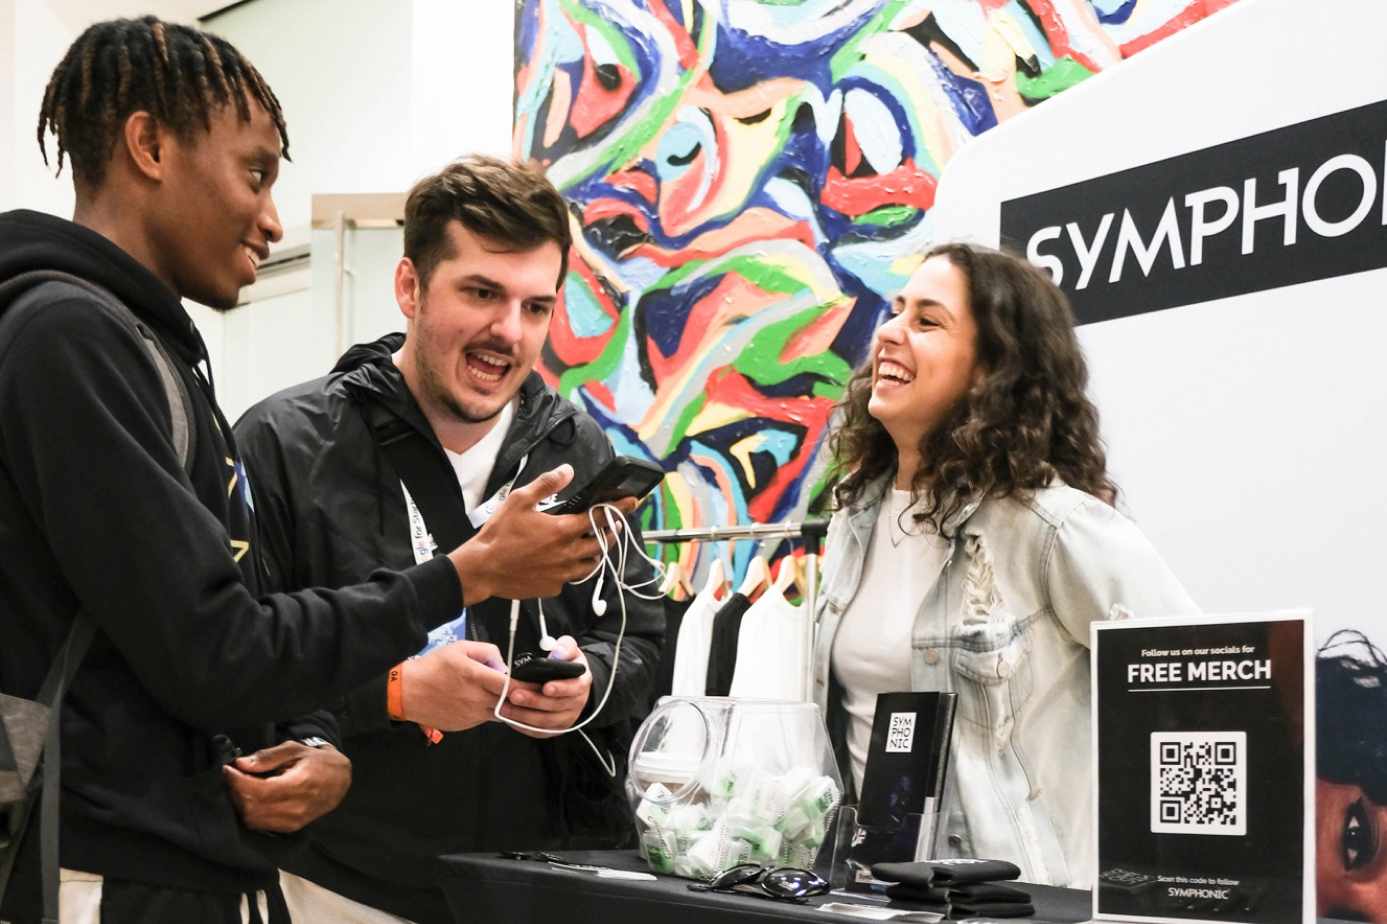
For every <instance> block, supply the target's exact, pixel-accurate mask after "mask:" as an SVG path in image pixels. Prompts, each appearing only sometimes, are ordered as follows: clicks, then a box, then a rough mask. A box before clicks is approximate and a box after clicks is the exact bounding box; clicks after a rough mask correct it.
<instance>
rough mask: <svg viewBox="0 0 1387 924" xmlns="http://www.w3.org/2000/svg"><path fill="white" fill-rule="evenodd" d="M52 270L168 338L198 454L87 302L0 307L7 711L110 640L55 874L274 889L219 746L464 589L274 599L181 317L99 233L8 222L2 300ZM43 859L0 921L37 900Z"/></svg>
mask: <svg viewBox="0 0 1387 924" xmlns="http://www.w3.org/2000/svg"><path fill="white" fill-rule="evenodd" d="M38 269H50V270H61V271H64V272H67V273H71V274H73V275H76V276H80V277H82V278H84V279H87V280H89V281H91V282H94V283H97V284H99V285H101V286H103V287H105V288H106V289H108V290H110V291H111V292H112V293H114V294H115V295H116V296H117V297H118V298H120V299H121V300H122V301H123V302H124V303H125V304H126V305H127V306H128V307H129V308H130V309H131V310H132V311H133V312H134V313H135V315H136V316H137V317H139V318H140V319H141V320H142V321H144V322H145V323H146V324H147V325H148V326H149V327H150V328H151V329H152V330H153V331H154V332H155V333H156V334H157V335H158V337H159V338H160V340H161V341H162V343H163V346H164V348H165V351H166V352H167V353H168V354H169V355H170V357H171V358H172V360H173V365H174V367H175V369H176V371H177V372H178V374H179V375H180V376H181V378H182V379H183V382H184V385H185V386H186V388H187V390H188V392H189V394H190V395H191V403H192V417H193V419H192V421H191V426H192V429H193V430H194V433H195V435H194V447H195V450H194V455H193V457H192V458H191V459H190V460H189V465H188V467H187V469H186V470H185V468H184V467H183V466H182V465H181V464H180V462H179V459H178V456H177V453H176V452H175V449H174V446H173V442H172V438H171V430H170V412H169V408H168V404H167V399H166V397H165V391H164V388H163V386H162V385H161V383H160V381H159V378H158V372H157V371H156V369H155V367H154V365H153V363H152V361H151V360H150V358H149V356H148V354H147V353H145V352H144V348H143V346H142V345H141V344H140V343H139V342H138V340H137V339H136V338H135V336H134V334H133V333H132V332H130V331H129V330H128V329H127V328H126V327H125V326H123V325H122V324H121V323H120V322H119V321H118V320H116V319H115V318H114V317H113V316H112V315H111V314H109V313H107V311H106V310H105V309H103V308H102V307H101V306H100V305H99V304H98V303H96V302H95V301H93V300H92V299H90V298H89V297H83V296H77V295H73V294H69V295H58V296H57V297H53V298H45V299H41V300H39V301H37V302H35V303H31V304H28V305H25V306H23V307H21V309H19V310H9V306H8V305H6V306H0V312H2V313H0V691H3V692H5V693H11V694H15V695H19V696H25V697H32V696H33V695H35V693H36V692H37V690H38V687H39V684H40V682H41V681H42V679H43V677H44V674H45V673H46V672H47V670H48V668H49V665H50V663H51V662H52V659H53V657H54V655H55V653H56V652H57V651H58V648H59V646H60V645H61V643H62V641H63V639H64V638H65V637H66V635H67V633H68V631H69V630H70V628H71V626H72V622H73V618H74V616H75V615H76V614H78V613H82V614H85V615H86V617H87V618H89V619H90V620H91V621H92V622H93V623H94V624H95V626H96V628H97V633H96V638H95V641H94V642H93V643H92V647H91V650H90V652H89V654H88V655H87V657H86V659H85V660H84V662H83V664H82V667H81V669H80V670H79V671H78V673H77V676H76V679H75V681H74V683H73V685H72V688H71V690H70V692H69V695H68V699H67V702H66V705H65V708H64V710H63V752H62V753H63V766H62V781H63V800H62V808H63V817H62V854H61V858H62V865H63V866H64V867H67V868H71V869H77V870H83V871H87V872H93V873H99V874H102V875H108V876H113V877H117V878H122V879H130V880H136V881H142V882H148V883H153V884H156V885H168V886H172V887H181V888H188V889H196V890H203V891H209V892H227V893H241V892H245V891H248V890H250V889H255V888H263V887H265V885H266V884H268V883H269V882H270V881H272V878H273V875H274V869H273V867H272V866H271V864H269V863H268V862H267V861H266V860H265V859H264V858H263V857H262V855H261V854H260V853H259V852H258V850H257V849H256V848H257V846H258V841H260V840H262V839H260V838H258V837H256V836H253V835H251V834H249V832H247V831H246V829H245V828H243V827H242V826H241V825H240V823H239V820H238V818H237V816H236V814H235V812H234V810H233V809H232V806H231V803H230V801H229V799H228V797H227V792H226V788H225V784H224V783H223V781H222V776H221V771H220V766H221V763H222V762H223V761H224V760H225V758H226V753H225V752H226V750H227V749H226V748H225V747H219V746H218V745H217V743H216V742H217V738H218V736H219V735H221V734H223V733H226V732H228V731H229V730H231V729H256V728H261V729H263V728H264V727H265V726H266V725H267V724H268V723H275V722H282V721H285V720H288V719H290V718H291V717H293V716H296V715H299V714H302V713H306V712H308V711H310V710H312V709H314V708H316V707H317V706H319V705H320V704H323V703H327V702H331V701H334V700H336V699H337V698H339V697H340V696H342V695H343V694H344V693H345V692H347V691H348V690H350V689H352V688H354V687H356V686H358V685H359V684H361V683H362V682H363V681H365V680H366V679H368V678H370V677H372V676H374V675H376V674H378V673H379V672H381V671H382V670H384V669H385V668H387V667H388V666H389V665H391V664H393V663H395V662H397V661H398V660H400V659H401V658H402V657H404V656H405V655H407V654H408V653H410V652H412V651H415V650H417V649H418V648H419V646H420V645H421V644H423V642H424V639H425V637H426V633H427V631H428V630H429V629H430V628H432V627H434V626H436V625H439V624H440V623H443V622H445V621H447V620H448V619H449V618H451V617H452V616H453V615H454V614H455V613H456V612H457V609H458V607H459V606H460V605H461V600H462V597H461V588H460V587H459V584H458V580H457V576H456V572H455V571H454V570H453V568H452V567H451V565H450V564H449V563H448V561H447V560H446V559H443V558H440V559H437V560H435V561H433V562H430V563H428V564H426V565H423V566H420V567H417V568H412V569H410V570H409V571H406V572H403V573H388V572H380V573H378V574H375V575H372V576H371V578H370V580H369V582H368V583H364V584H360V585H358V586H354V587H350V588H347V589H344V590H340V591H331V592H329V591H319V590H309V591H302V592H300V593H295V594H283V595H273V596H261V581H262V578H263V577H264V576H263V575H262V574H261V572H260V564H261V556H260V554H259V549H258V548H257V547H256V545H255V544H254V543H253V542H252V537H253V535H254V524H253V520H252V517H253V510H252V505H251V502H250V492H249V489H248V486H247V484H246V477H245V473H244V469H243V467H242V466H241V465H240V464H239V462H237V461H236V452H235V448H234V445H233V444H232V442H231V436H230V430H229V428H228V427H227V426H226V424H225V421H224V420H223V419H222V416H221V412H220V411H219V410H218V409H217V406H216V401H215V399H214V397H213V394H212V389H211V385H210V383H209V382H208V381H207V380H206V379H205V378H204V377H203V375H202V374H201V373H200V372H199V371H195V367H196V365H197V364H198V363H199V362H202V361H205V360H206V351H205V348H204V347H203V345H202V342H201V339H200V338H199V337H198V335H197V332H196V329H195V328H194V327H193V324H192V321H191V319H190V318H189V317H188V315H187V313H186V312H185V311H184V309H183V307H182V305H181V304H180V302H179V300H178V298H177V296H176V295H175V294H174V293H173V292H172V291H171V290H169V289H168V287H167V286H165V285H164V284H162V283H161V282H160V281H159V280H158V279H157V278H156V277H155V276H154V275H153V274H152V273H150V272H149V271H148V270H147V269H145V268H144V267H143V266H141V265H140V264H139V263H138V262H136V261H135V260H134V259H133V258H131V257H130V256H129V255H128V254H126V253H125V252H124V251H122V250H121V249H120V248H118V247H116V246H115V245H114V244H113V243H112V242H111V241H109V240H108V239H106V238H104V237H102V236H101V235H99V234H97V233H95V232H93V231H91V230H89V229H86V228H83V227H80V226H78V225H75V224H73V223H72V222H68V221H64V220H62V219H59V218H54V217H51V216H48V215H42V214H39V213H35V212H27V211H19V212H9V213H5V214H2V215H0V281H4V280H7V279H11V278H13V277H14V276H16V275H18V274H20V273H23V272H27V271H30V270H38ZM364 577H365V576H363V578H364ZM231 736H232V738H233V739H235V743H236V744H239V745H240V746H241V747H242V748H243V749H245V750H250V749H253V748H255V747H259V746H262V745H263V744H265V743H267V741H266V740H265V736H264V735H263V733H262V732H256V731H248V732H246V731H243V732H239V733H238V732H232V733H231ZM36 840H37V838H35V837H33V836H30V837H29V839H28V842H29V843H28V845H27V846H26V851H25V855H26V859H21V865H20V870H19V872H17V874H16V875H17V877H18V881H17V882H15V883H12V887H11V890H10V891H11V897H10V898H9V899H7V904H6V908H7V912H6V914H0V917H8V916H10V915H13V916H14V917H16V918H18V919H27V917H28V915H29V913H30V911H29V909H31V908H32V907H33V904H32V903H34V902H36V900H37V897H38V894H37V893H38V890H37V881H36V870H34V869H33V866H32V856H31V854H32V850H31V848H32V846H33V844H34V842H35V841H36Z"/></svg>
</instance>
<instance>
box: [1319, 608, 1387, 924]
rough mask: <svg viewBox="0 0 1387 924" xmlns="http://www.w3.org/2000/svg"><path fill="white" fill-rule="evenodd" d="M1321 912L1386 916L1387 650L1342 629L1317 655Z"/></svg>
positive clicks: (1384, 918) (1343, 916)
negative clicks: (1386, 654)
mask: <svg viewBox="0 0 1387 924" xmlns="http://www.w3.org/2000/svg"><path fill="white" fill-rule="evenodd" d="M1315 713H1316V715H1317V717H1318V722H1319V724H1318V727H1317V729H1316V732H1315V736H1316V741H1317V745H1316V747H1317V749H1318V752H1319V753H1318V755H1317V769H1316V773H1315V775H1316V777H1317V779H1316V781H1315V869H1316V877H1315V878H1316V886H1317V889H1316V895H1317V896H1318V901H1319V910H1318V913H1319V916H1320V917H1322V918H1337V919H1339V920H1343V921H1377V922H1380V924H1381V922H1387V843H1384V839H1387V736H1384V729H1383V726H1384V720H1387V656H1384V655H1383V653H1382V650H1381V649H1380V648H1378V647H1377V646H1376V645H1374V644H1373V643H1372V642H1370V641H1368V638H1367V637H1366V636H1365V635H1363V633H1361V632H1358V631H1356V630H1353V629H1341V630H1339V631H1338V632H1335V633H1334V634H1333V635H1331V636H1330V637H1329V640H1328V641H1327V642H1325V643H1324V646H1323V647H1321V648H1320V651H1319V657H1318V658H1317V659H1316V661H1315Z"/></svg>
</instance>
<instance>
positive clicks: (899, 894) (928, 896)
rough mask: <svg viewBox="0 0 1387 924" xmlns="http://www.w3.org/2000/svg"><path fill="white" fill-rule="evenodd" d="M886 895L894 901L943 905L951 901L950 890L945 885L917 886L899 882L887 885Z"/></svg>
mask: <svg viewBox="0 0 1387 924" xmlns="http://www.w3.org/2000/svg"><path fill="white" fill-rule="evenodd" d="M886 897H887V898H889V899H891V900H892V901H902V902H923V903H925V904H930V905H942V904H947V903H948V901H949V890H948V888H947V887H945V886H916V885H908V884H907V883H904V882H898V883H896V884H895V885H889V886H887V887H886Z"/></svg>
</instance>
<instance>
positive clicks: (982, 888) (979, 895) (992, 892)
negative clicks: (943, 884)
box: [948, 882, 1031, 902]
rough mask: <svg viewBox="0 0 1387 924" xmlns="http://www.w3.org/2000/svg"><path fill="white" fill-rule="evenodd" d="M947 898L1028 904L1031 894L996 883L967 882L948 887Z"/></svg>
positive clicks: (959, 900)
mask: <svg viewBox="0 0 1387 924" xmlns="http://www.w3.org/2000/svg"><path fill="white" fill-rule="evenodd" d="M948 891H949V898H950V899H952V900H953V901H956V902H1028V901H1030V900H1031V893H1029V892H1022V891H1021V890H1020V889H1013V888H1012V887H1011V886H1004V885H1001V884H999V883H996V882H968V883H964V884H962V885H951V886H949V889H948Z"/></svg>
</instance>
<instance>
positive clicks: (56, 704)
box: [0, 616, 96, 924]
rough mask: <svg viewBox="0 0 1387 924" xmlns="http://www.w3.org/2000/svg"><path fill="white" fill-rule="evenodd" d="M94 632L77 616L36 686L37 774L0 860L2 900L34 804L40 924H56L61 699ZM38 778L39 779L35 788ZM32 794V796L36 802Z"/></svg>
mask: <svg viewBox="0 0 1387 924" xmlns="http://www.w3.org/2000/svg"><path fill="white" fill-rule="evenodd" d="M95 634H96V627H95V626H93V625H92V623H91V621H90V620H88V619H86V618H85V617H82V616H78V617H77V619H76V620H75V621H74V622H73V625H72V631H71V632H69V633H68V636H67V640H66V641H65V642H63V647H62V648H61V649H59V651H58V656H57V658H55V659H54V661H53V666H52V667H50V668H49V669H48V676H47V677H45V678H44V679H43V686H42V687H40V688H39V695H38V698H37V700H36V702H39V703H41V704H42V705H44V706H47V707H48V729H47V731H46V732H45V734H44V741H43V757H42V761H43V767H42V775H40V774H39V773H35V774H34V775H33V776H32V777H31V778H30V779H29V791H28V793H26V795H25V798H24V804H23V805H22V806H21V807H20V808H19V809H18V818H17V823H16V824H15V825H14V833H13V835H12V837H11V840H10V843H9V845H8V847H7V849H6V851H5V855H4V857H3V860H0V899H2V898H4V895H5V892H6V889H7V887H8V886H9V882H10V874H11V873H13V872H14V864H15V860H16V859H18V857H19V846H20V843H21V842H22V841H23V839H24V834H25V832H26V830H27V829H28V827H29V818H30V816H31V815H33V809H34V803H35V802H36V801H37V802H39V855H40V857H41V859H42V868H43V924H58V863H59V859H58V830H59V814H58V810H59V795H60V793H61V790H62V787H61V784H60V781H59V778H58V774H59V773H60V771H61V770H62V765H63V757H62V735H61V734H60V718H61V716H62V711H63V699H64V698H65V697H66V696H67V690H68V687H69V686H71V684H72V678H73V677H74V676H76V674H77V668H78V666H79V665H81V663H82V659H83V658H84V657H86V654H87V649H88V648H90V647H91V643H92V638H93V636H95ZM0 733H3V729H0ZM40 780H42V788H41V789H40ZM36 790H37V792H36ZM35 796H37V797H38V798H37V799H36V798H35Z"/></svg>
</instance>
